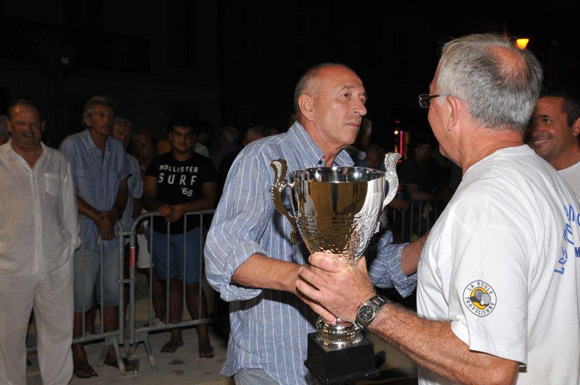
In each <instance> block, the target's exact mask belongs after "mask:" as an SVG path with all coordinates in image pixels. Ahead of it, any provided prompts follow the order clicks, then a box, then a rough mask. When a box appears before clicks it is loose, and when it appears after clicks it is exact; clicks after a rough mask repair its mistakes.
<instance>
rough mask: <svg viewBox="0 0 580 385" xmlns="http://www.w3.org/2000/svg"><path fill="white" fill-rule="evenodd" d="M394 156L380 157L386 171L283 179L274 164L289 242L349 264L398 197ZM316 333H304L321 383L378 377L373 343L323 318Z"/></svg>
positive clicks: (281, 164) (342, 170)
mask: <svg viewBox="0 0 580 385" xmlns="http://www.w3.org/2000/svg"><path fill="white" fill-rule="evenodd" d="M400 158H401V156H400V155H399V154H398V153H388V154H387V155H386V156H385V167H386V172H382V171H378V170H375V169H370V168H364V167H316V168H309V169H305V170H297V171H294V172H291V173H290V174H289V175H288V179H289V182H287V181H286V172H287V165H286V161H285V160H274V161H272V162H271V163H270V166H271V167H272V168H273V169H274V185H273V186H272V188H271V197H272V201H273V202H274V206H275V208H276V210H278V211H279V212H280V213H281V214H282V215H284V216H285V217H286V218H287V219H288V220H289V221H290V223H291V225H292V229H293V230H292V233H291V240H292V242H293V243H295V244H297V243H299V242H300V241H299V239H298V232H299V233H300V235H301V237H302V240H303V241H304V243H305V244H306V247H307V248H308V250H309V251H310V252H311V253H314V252H317V251H324V252H329V253H332V254H338V255H339V259H341V260H343V261H344V262H345V263H348V264H351V265H354V264H355V263H356V262H357V261H358V260H359V258H360V257H362V255H363V252H364V251H365V249H366V248H367V246H368V244H369V242H370V240H371V238H372V237H373V235H374V234H375V233H376V232H377V231H378V229H379V218H380V215H381V213H382V211H383V209H384V208H385V206H386V205H387V204H388V203H389V202H390V201H391V200H392V199H393V198H394V196H395V194H396V193H397V189H398V185H399V181H398V178H397V173H396V165H397V161H398V160H399V159H400ZM286 188H290V190H291V199H290V201H291V204H292V213H289V212H288V210H286V208H285V207H284V205H283V198H282V193H283V191H284V190H285V189H286ZM316 329H317V331H316V332H315V333H311V334H309V336H308V337H309V338H308V358H307V360H306V362H305V364H306V366H307V367H308V368H309V369H310V371H311V372H312V373H313V374H314V375H315V376H316V377H317V378H318V379H319V380H320V381H321V382H322V383H324V384H339V383H345V381H354V380H356V379H360V378H365V377H373V376H376V375H378V372H377V370H376V368H375V367H374V350H373V345H372V342H370V341H369V340H368V339H366V338H365V337H363V335H362V333H361V330H360V329H359V328H358V327H357V326H356V325H354V324H352V323H350V322H345V321H341V320H337V323H336V325H331V324H328V323H326V322H325V321H324V319H323V318H322V317H319V318H318V321H317V322H316Z"/></svg>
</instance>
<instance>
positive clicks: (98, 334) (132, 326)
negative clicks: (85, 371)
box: [27, 210, 224, 375]
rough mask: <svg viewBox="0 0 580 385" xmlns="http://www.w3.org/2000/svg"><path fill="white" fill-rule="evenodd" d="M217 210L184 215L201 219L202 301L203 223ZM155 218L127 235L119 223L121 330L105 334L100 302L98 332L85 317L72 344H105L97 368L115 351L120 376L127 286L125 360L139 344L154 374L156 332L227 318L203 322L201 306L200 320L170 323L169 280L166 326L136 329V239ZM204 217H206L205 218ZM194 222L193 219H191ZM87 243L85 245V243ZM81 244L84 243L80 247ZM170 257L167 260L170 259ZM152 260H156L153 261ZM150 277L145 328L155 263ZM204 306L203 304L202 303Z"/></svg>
mask: <svg viewBox="0 0 580 385" xmlns="http://www.w3.org/2000/svg"><path fill="white" fill-rule="evenodd" d="M213 213H214V210H204V211H196V212H192V213H187V214H184V217H185V221H186V223H187V219H188V218H191V217H193V216H195V217H198V218H199V227H200V231H201V233H200V259H199V263H200V269H199V271H200V276H199V283H200V285H199V295H200V298H201V291H202V286H203V285H202V282H203V280H202V278H203V274H204V269H203V261H204V258H203V247H204V240H205V236H204V235H205V228H206V227H207V225H208V224H209V223H208V222H209V221H207V222H206V223H204V218H206V220H207V217H208V216H209V215H210V214H213ZM155 216H159V213H157V212H151V213H145V214H143V215H141V216H139V217H138V218H137V219H135V221H134V222H133V225H132V226H131V229H130V230H128V231H126V230H124V229H123V228H122V226H121V225H120V223H119V222H117V224H116V235H117V237H118V239H119V254H118V257H119V259H118V262H119V276H118V277H117V282H118V284H119V305H118V309H119V310H118V311H119V329H118V330H113V331H108V332H105V331H104V304H103V302H104V301H101V304H100V311H99V319H100V322H99V325H98V328H97V324H96V323H95V332H94V333H91V334H88V333H87V325H86V317H85V316H83V322H82V335H81V337H78V338H75V339H73V342H72V343H73V344H77V343H87V342H98V341H104V342H105V346H104V347H103V350H102V353H101V355H100V358H99V361H98V364H97V366H102V365H103V364H104V362H105V358H106V355H107V352H108V349H109V348H110V347H113V349H114V350H115V354H116V357H117V364H118V366H119V373H120V374H121V375H125V374H126V371H125V366H124V363H123V359H122V354H121V353H120V349H119V345H124V343H125V338H126V336H125V334H126V331H125V330H126V329H125V306H126V304H125V291H124V286H125V285H129V304H128V308H129V319H128V320H127V327H128V329H129V345H130V347H129V350H128V351H127V353H126V355H125V357H126V358H127V359H130V358H131V356H132V355H133V353H134V352H135V350H136V348H137V347H138V345H139V343H141V342H142V343H143V344H144V345H145V348H146V352H147V356H148V359H149V363H150V365H151V369H152V371H155V369H156V368H155V359H154V356H153V351H152V350H151V344H150V343H149V334H150V333H152V332H157V331H163V330H169V329H173V328H185V327H190V326H195V325H198V324H201V323H210V322H221V321H224V318H217V317H208V318H204V319H201V306H199V313H198V317H197V318H198V319H195V320H185V321H181V322H177V323H169V322H168V321H169V287H168V286H169V280H166V284H167V290H166V292H167V296H166V300H165V321H164V323H163V325H158V326H141V327H138V326H137V322H140V321H142V320H137V319H136V306H137V303H136V285H135V284H136V266H135V262H136V255H135V251H136V247H135V245H136V237H137V228H138V227H139V225H140V224H141V223H142V222H143V221H144V220H147V219H149V224H150V226H149V228H148V231H149V232H150V235H151V234H152V232H153V228H152V226H151V224H152V218H153V217H155ZM204 216H205V217H204ZM192 220H193V219H192ZM80 223H81V237H82V235H83V234H84V223H83V221H80ZM167 229H168V233H167V236H168V237H169V235H170V233H169V224H168V226H167ZM127 238H129V245H128V246H129V247H130V249H129V252H130V253H129V258H130V260H129V266H130V270H129V278H128V279H125V278H124V276H125V274H124V270H125V262H124V258H125V257H124V255H125V247H126V245H125V242H126V240H127ZM83 241H84V239H81V242H83ZM83 243H84V242H83ZM81 244H82V243H81ZM185 249H186V250H187V245H185ZM149 250H150V252H151V251H152V250H153V239H152V236H150V237H149ZM81 253H82V255H83V264H82V268H81V269H82V271H83V278H82V279H83V286H82V287H83V291H84V279H85V268H84V249H83V248H82V246H81ZM104 253H105V251H104V247H103V245H101V249H100V258H101V261H100V262H101V266H103V259H104ZM167 257H168V256H167ZM152 259H153V258H152ZM186 268H187V266H185V258H184V271H185V269H186ZM148 274H149V290H148V295H147V301H146V302H147V303H146V306H147V307H148V309H147V314H148V317H147V320H146V321H147V323H146V324H145V325H151V322H152V318H153V317H152V279H151V278H152V274H153V261H151V266H150V267H149V269H148ZM98 279H100V282H101V285H100V286H101V293H100V294H101V299H103V298H104V272H103V269H101V270H100V276H99V277H98ZM185 290H186V285H185V284H184V285H183V293H182V295H183V313H182V319H185V313H186V311H187V310H186V309H187V306H186V302H185V297H186V292H185ZM200 302H201V301H200ZM94 306H96V302H94ZM83 310H85V311H84V312H83V313H84V314H87V313H86V311H88V310H90V309H86V306H85V304H84V292H83ZM36 350H37V347H36V346H30V347H27V351H28V352H34V351H36Z"/></svg>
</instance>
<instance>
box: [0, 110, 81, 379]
mask: <svg viewBox="0 0 580 385" xmlns="http://www.w3.org/2000/svg"><path fill="white" fill-rule="evenodd" d="M8 131H9V132H10V134H11V139H10V141H9V142H8V143H6V144H4V145H2V146H0V180H1V181H2V183H0V383H2V384H6V383H8V384H15V385H16V384H26V346H25V339H26V333H27V328H28V321H29V318H30V314H31V311H32V310H34V319H35V326H36V331H37V348H38V363H39V366H40V372H41V376H42V381H43V383H44V384H45V385H50V384H66V383H68V382H69V381H70V380H71V378H72V369H73V362H72V353H71V342H72V331H73V263H72V262H73V260H72V255H73V252H74V250H75V249H76V248H78V247H79V245H80V239H79V237H78V229H77V203H76V197H75V193H74V188H73V181H72V175H71V170H70V165H69V162H68V161H67V159H66V158H65V157H64V155H62V154H61V153H60V152H58V151H56V150H54V149H51V148H48V147H46V146H45V145H44V144H43V143H42V142H41V139H42V133H43V131H44V121H43V119H42V116H41V114H40V112H39V110H38V109H37V108H36V107H35V105H34V103H33V102H31V101H28V100H20V101H17V102H16V103H14V104H13V105H12V106H11V107H10V109H9V110H8Z"/></svg>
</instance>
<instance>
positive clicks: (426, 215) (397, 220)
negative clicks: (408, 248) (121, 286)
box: [386, 201, 445, 242]
mask: <svg viewBox="0 0 580 385" xmlns="http://www.w3.org/2000/svg"><path fill="white" fill-rule="evenodd" d="M408 203H409V209H408V210H407V211H405V212H400V211H398V210H396V209H394V208H392V207H389V206H387V210H386V215H387V219H388V226H387V227H388V229H389V230H391V231H392V232H393V235H394V237H395V242H396V241H397V237H398V240H400V241H402V242H412V241H414V240H416V239H418V238H419V237H421V236H422V235H423V234H425V233H426V232H427V231H429V230H431V228H432V227H433V225H434V224H435V221H437V218H439V215H441V212H442V211H443V209H444V208H445V202H440V201H435V202H429V201H410V202H408Z"/></svg>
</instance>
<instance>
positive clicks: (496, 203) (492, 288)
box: [297, 34, 580, 385]
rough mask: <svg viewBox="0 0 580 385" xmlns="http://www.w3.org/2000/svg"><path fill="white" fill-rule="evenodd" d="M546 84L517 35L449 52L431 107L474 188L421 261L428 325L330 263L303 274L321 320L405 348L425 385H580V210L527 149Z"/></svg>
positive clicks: (360, 271) (464, 43)
mask: <svg viewBox="0 0 580 385" xmlns="http://www.w3.org/2000/svg"><path fill="white" fill-rule="evenodd" d="M541 82H542V73H541V66H540V64H539V63H538V61H537V59H536V58H535V57H534V56H533V55H532V53H531V52H529V51H526V50H524V51H521V50H519V49H518V48H516V47H515V46H514V44H513V42H511V41H510V40H508V39H507V38H506V37H504V36H498V35H493V34H484V35H471V36H466V37H463V38H459V39H456V40H453V41H451V42H449V43H447V44H446V45H445V46H444V48H443V53H442V56H441V59H440V61H439V66H438V68H437V70H436V72H435V76H434V79H433V81H432V83H431V85H430V87H429V94H428V95H427V94H426V95H420V96H419V102H420V104H421V107H424V108H429V115H428V119H429V123H430V125H431V128H432V129H433V132H434V133H435V136H436V137H437V140H438V141H439V144H440V147H441V153H442V154H443V155H445V156H446V157H448V158H449V159H450V160H452V161H453V162H454V163H456V164H457V165H458V166H460V167H461V168H462V170H463V179H462V181H461V184H460V185H459V187H458V189H457V191H456V193H455V194H454V196H453V197H452V199H451V200H450V201H449V203H448V205H447V207H446V209H445V211H444V212H443V213H442V215H441V216H440V218H439V219H438V220H437V222H436V224H435V226H434V227H433V228H432V229H431V232H430V235H429V239H428V240H427V242H426V243H425V247H424V249H423V253H422V255H421V260H420V262H419V268H418V273H417V275H418V286H417V307H418V315H417V314H414V313H411V312H409V311H407V310H406V309H403V308H401V307H399V306H397V305H395V304H392V303H390V302H389V301H388V300H386V299H383V298H380V296H379V297H378V298H377V296H376V295H375V291H374V288H373V286H372V283H371V281H370V280H369V278H368V276H367V274H366V269H365V266H364V265H363V264H359V266H356V267H349V266H345V265H344V264H338V263H336V261H335V260H334V259H333V258H332V256H329V255H327V254H322V253H319V254H315V255H312V256H311V257H310V262H311V264H312V266H313V267H312V270H310V269H302V270H301V272H300V276H301V278H302V279H303V280H304V281H298V282H297V287H298V289H299V290H301V291H303V293H304V294H305V295H307V296H309V297H310V298H311V299H312V300H314V301H319V302H320V304H321V305H322V306H324V308H322V307H320V306H318V307H316V310H317V311H319V313H320V314H321V315H323V316H325V317H326V318H327V319H332V318H333V317H334V315H336V316H337V317H340V318H341V319H344V320H348V321H356V322H357V323H358V324H359V325H361V326H363V327H365V328H367V330H369V331H371V332H373V333H376V334H377V335H378V336H380V337H381V338H382V339H384V340H385V341H387V342H388V343H389V344H391V345H393V346H396V347H397V348H398V349H400V350H401V351H402V352H403V353H405V354H406V355H408V356H409V357H411V358H412V359H413V360H414V361H416V362H417V363H418V364H419V365H420V371H419V383H420V384H451V383H461V384H513V383H515V384H518V385H521V384H580V374H579V360H578V357H579V356H580V328H579V327H578V325H579V324H580V316H579V314H580V295H579V286H578V279H579V274H580V262H579V259H578V258H577V255H578V250H579V249H580V232H579V227H580V221H579V220H578V213H579V209H580V205H579V202H578V199H577V197H576V196H575V194H574V192H573V191H572V190H571V189H570V188H569V187H568V185H567V184H566V183H565V182H564V180H563V179H562V177H561V176H560V175H559V174H558V173H557V172H556V170H554V168H553V167H551V166H550V165H549V164H548V163H547V162H546V161H544V160H543V159H542V158H540V157H539V156H537V155H536V154H535V153H534V151H533V150H532V149H530V148H529V147H528V146H526V145H524V141H523V132H524V129H525V127H526V126H527V124H528V121H529V120H530V117H531V115H532V111H533V110H534V107H535V102H536V98H537V97H538V94H539V92H540V87H541ZM306 282H309V283H310V284H311V285H313V286H310V285H309V284H307V283H306ZM371 298H372V299H373V302H371V303H369V302H367V301H369V300H371ZM376 303H381V304H380V305H375V304H376ZM381 305H382V306H381ZM329 312H331V313H329Z"/></svg>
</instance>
